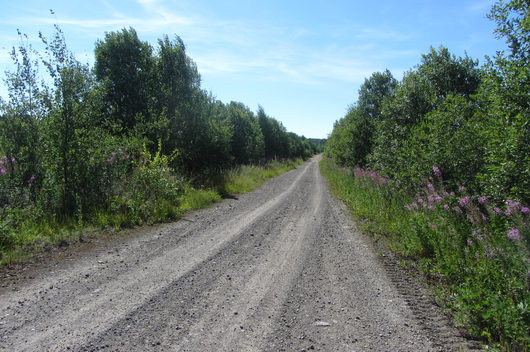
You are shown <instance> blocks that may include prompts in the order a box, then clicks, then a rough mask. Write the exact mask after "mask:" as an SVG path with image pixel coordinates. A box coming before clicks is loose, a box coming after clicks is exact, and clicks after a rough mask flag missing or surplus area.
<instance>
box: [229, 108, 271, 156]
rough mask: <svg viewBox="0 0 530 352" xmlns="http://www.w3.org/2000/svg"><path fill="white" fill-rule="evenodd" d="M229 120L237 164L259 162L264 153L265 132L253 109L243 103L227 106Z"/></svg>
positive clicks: (231, 143)
mask: <svg viewBox="0 0 530 352" xmlns="http://www.w3.org/2000/svg"><path fill="white" fill-rule="evenodd" d="M227 120H228V123H229V124H230V126H231V128H232V139H231V142H230V145H231V147H232V155H234V160H235V162H236V163H237V164H249V163H256V162H258V161H259V160H260V159H261V158H262V157H263V156H264V155H263V153H264V142H263V133H262V132H261V129H260V127H259V123H258V120H257V119H256V118H255V117H254V114H253V113H252V111H250V110H249V109H248V108H247V107H246V106H244V105H243V104H241V103H235V102H231V103H230V104H229V105H228V106H227Z"/></svg>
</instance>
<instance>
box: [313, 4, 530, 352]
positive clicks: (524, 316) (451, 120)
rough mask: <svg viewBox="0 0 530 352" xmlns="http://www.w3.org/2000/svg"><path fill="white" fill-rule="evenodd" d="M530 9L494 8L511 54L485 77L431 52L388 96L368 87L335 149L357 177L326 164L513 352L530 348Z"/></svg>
mask: <svg viewBox="0 0 530 352" xmlns="http://www.w3.org/2000/svg"><path fill="white" fill-rule="evenodd" d="M529 8H530V7H529V3H528V1H521V0H512V1H497V2H496V4H495V5H494V6H493V8H492V10H491V13H490V15H489V17H490V18H491V19H493V20H494V21H496V23H497V30H496V34H497V36H498V37H499V38H504V39H505V40H506V42H507V44H508V46H509V48H510V51H509V52H508V53H502V52H501V53H499V54H498V55H497V56H496V57H495V58H494V59H488V62H487V64H486V65H485V66H484V67H482V68H478V67H477V62H476V61H475V60H472V59H470V58H469V57H467V56H466V57H464V58H457V57H455V56H454V55H452V54H450V53H449V51H448V50H447V49H446V48H443V47H442V48H439V49H438V50H435V49H433V48H431V50H430V52H429V53H428V54H426V55H423V56H422V60H421V63H420V64H419V65H418V66H417V67H416V68H414V69H413V70H411V71H409V72H408V73H406V75H405V76H404V77H403V79H402V80H401V81H400V82H399V83H398V85H397V87H395V88H393V89H392V90H390V91H389V94H386V95H384V96H383V95H381V94H380V95H377V94H370V92H371V91H370V90H369V89H368V88H370V87H372V86H371V85H369V84H368V82H369V80H367V81H365V86H363V87H362V89H361V90H360V95H359V100H358V104H357V105H356V106H355V107H353V108H352V109H350V110H349V112H348V114H347V115H346V116H345V117H344V118H343V119H341V120H339V121H338V122H337V123H336V124H335V127H334V129H333V132H332V134H331V137H330V140H329V142H328V144H327V145H326V154H327V155H329V156H330V157H332V158H334V159H335V161H336V162H337V164H339V165H340V166H348V167H350V168H352V170H353V174H354V176H355V177H351V176H349V175H348V174H344V173H343V175H340V176H339V174H338V173H340V172H339V171H338V170H336V169H335V170H334V171H330V170H328V169H330V167H331V166H330V165H327V164H326V163H327V162H324V163H323V170H328V171H326V172H327V174H328V176H329V177H330V178H331V179H333V181H332V184H333V183H336V184H337V185H338V186H336V187H337V188H338V189H339V190H341V191H340V192H341V194H343V195H344V198H345V199H346V202H347V203H348V204H349V205H350V206H351V207H352V209H353V210H354V212H355V213H356V214H358V215H360V216H365V217H367V218H369V219H370V220H369V221H368V224H369V225H368V227H369V229H370V230H374V231H376V232H380V233H386V234H391V236H390V237H391V238H393V239H394V242H393V244H392V246H393V247H394V248H395V249H396V250H398V251H400V252H401V253H403V254H406V255H409V256H412V257H414V258H418V259H420V262H421V263H422V267H423V269H424V270H426V272H428V273H429V274H430V275H432V276H433V277H434V278H437V279H438V280H439V284H440V287H441V288H440V293H441V297H443V298H444V299H445V301H446V303H447V305H448V306H449V307H451V308H452V309H453V310H454V312H455V315H456V317H457V318H458V320H459V321H460V323H461V324H462V325H464V326H466V327H467V328H468V329H469V330H470V331H471V332H472V333H473V334H475V335H477V336H482V337H483V338H485V339H486V340H489V341H491V342H496V343H498V344H499V346H500V347H501V348H502V349H505V350H514V351H519V350H526V349H528V346H529V342H530V341H529V336H528V327H529V326H530V314H529V313H528V312H529V310H528V307H529V305H528V304H529V301H530V299H529V294H528V292H529V287H528V273H529V272H530V270H529V266H528V263H529V262H530V258H529V257H530V255H529V248H530V247H529V243H530V242H529V238H528V236H529V228H528V221H529V219H528V213H529V212H530V210H529V209H528V207H521V205H520V204H529V203H530V124H529V123H530V99H529V97H528V91H529V89H530V68H529V67H530V65H529V56H530V55H529V48H530V45H529V39H528V38H530V22H529V18H530V16H529ZM374 75H375V74H374ZM373 77H375V76H372V78H373ZM367 97H368V98H369V99H367ZM367 101H368V102H369V103H367ZM363 106H364V107H363ZM377 111H379V113H377ZM373 116H377V118H375V119H374V118H372V117H373ZM367 131H371V133H372V135H371V136H370V135H369V133H367ZM368 150H371V151H370V152H369V154H368V156H367V157H364V158H362V156H364V155H366V153H367V151H368ZM326 165H327V166H326ZM355 166H366V167H369V168H372V169H373V170H376V171H377V172H379V173H380V174H382V175H384V176H385V177H386V178H388V179H389V183H388V185H385V186H381V185H374V184H373V180H372V178H371V177H366V172H365V173H364V174H365V176H363V172H360V171H358V170H360V169H355V168H354V167H355ZM433 171H434V172H435V174H436V177H434V178H433V175H431V178H430V179H429V180H427V179H426V177H428V175H429V174H431V173H432V172H433ZM368 174H370V172H368ZM435 181H436V182H435ZM463 185H465V187H466V189H467V190H468V191H465V192H464V191H463V189H464V188H463ZM396 188H399V190H400V191H399V192H398V191H396ZM454 192H456V193H454ZM466 192H470V193H466ZM478 195H481V196H478ZM486 196H487V197H486ZM404 199H411V200H410V201H409V202H408V203H404ZM400 202H401V203H400ZM400 207H401V208H403V207H405V208H407V209H408V210H409V211H408V212H406V213H404V211H403V209H401V210H400V209H399V208H400ZM380 213H381V214H380ZM386 215H388V216H389V217H388V218H387V217H386ZM396 229H397V231H394V230H396Z"/></svg>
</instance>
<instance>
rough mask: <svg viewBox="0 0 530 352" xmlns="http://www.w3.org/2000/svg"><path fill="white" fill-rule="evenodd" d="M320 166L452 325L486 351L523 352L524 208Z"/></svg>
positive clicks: (527, 232) (526, 305) (528, 293)
mask: <svg viewBox="0 0 530 352" xmlns="http://www.w3.org/2000/svg"><path fill="white" fill-rule="evenodd" d="M320 167H321V171H322V173H323V175H324V176H325V177H326V178H327V179H328V180H329V183H330V187H331V189H332V192H333V193H334V194H335V195H336V196H337V197H338V198H340V199H341V200H343V201H344V202H345V204H347V205H348V207H349V208H350V209H351V211H352V213H353V214H354V216H355V217H357V219H359V220H360V222H361V223H362V227H363V229H364V230H366V231H367V232H369V233H371V234H373V235H375V236H378V237H380V238H384V239H385V240H386V242H388V244H389V246H390V248H391V249H393V250H394V251H396V252H398V253H399V254H401V255H403V256H406V257H408V258H409V260H410V261H411V262H412V263H415V264H417V265H415V266H416V267H419V268H421V270H422V271H423V272H424V273H425V274H426V275H427V276H428V277H429V278H430V279H431V284H432V285H433V291H434V292H435V294H436V295H437V298H438V299H439V300H440V302H442V303H443V304H445V306H446V308H447V309H448V310H449V311H451V312H452V313H453V315H454V318H455V322H456V323H457V324H459V325H461V326H462V327H464V328H466V329H467V330H468V332H469V333H470V334H472V335H474V336H475V337H477V338H481V339H483V340H484V341H485V342H487V343H489V344H490V345H491V346H493V348H498V349H500V350H502V351H528V350H529V349H530V348H529V347H530V336H529V328H530V286H529V284H530V283H529V277H530V276H529V274H530V270H529V269H530V255H529V253H530V252H529V248H530V227H529V225H528V223H529V220H530V219H529V214H528V213H529V211H528V207H524V206H522V205H520V204H518V203H517V202H511V203H510V201H508V202H507V204H506V205H504V206H499V207H500V209H499V208H497V207H494V206H493V205H492V204H489V203H488V202H487V201H486V200H485V199H484V198H482V197H478V196H473V195H470V194H467V193H466V191H465V190H464V189H462V190H461V191H459V192H458V193H457V194H452V193H451V192H445V191H444V186H443V184H442V183H441V182H440V183H437V182H436V179H435V178H434V177H433V179H432V180H431V181H427V182H428V183H427V184H426V185H425V186H422V187H420V188H418V190H417V194H416V195H415V196H411V195H408V194H406V193H404V192H402V191H400V190H398V189H396V188H394V187H393V186H392V184H391V183H389V182H387V180H384V179H383V178H381V177H380V176H378V175H377V174H375V173H372V172H370V171H367V170H362V169H355V170H346V169H340V168H339V167H337V165H336V164H335V163H334V162H333V160H323V161H322V162H321V164H320ZM515 229H516V230H517V233H518V234H519V237H518V238H513V233H514V230H515ZM509 233H511V234H512V238H510V237H509V236H508V235H507V234H509Z"/></svg>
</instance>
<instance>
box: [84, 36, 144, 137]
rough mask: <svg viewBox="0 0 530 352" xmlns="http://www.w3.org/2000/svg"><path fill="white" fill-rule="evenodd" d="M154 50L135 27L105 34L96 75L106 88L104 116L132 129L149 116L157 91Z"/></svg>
mask: <svg viewBox="0 0 530 352" xmlns="http://www.w3.org/2000/svg"><path fill="white" fill-rule="evenodd" d="M152 51H153V49H152V47H151V46H150V45H149V44H148V43H147V42H142V41H141V40H140V39H138V35H137V34H136V31H135V30H134V29H133V28H129V29H125V28H124V29H122V30H121V31H120V32H110V33H106V34H105V39H104V40H98V41H97V42H96V48H95V58H96V62H95V66H94V72H95V74H96V77H97V79H98V80H99V81H100V82H101V83H102V85H103V91H104V98H105V104H104V109H105V110H104V116H105V117H106V118H108V119H111V121H112V122H115V123H117V124H118V126H119V127H121V128H124V129H125V130H126V129H130V128H132V127H134V126H135V124H136V123H137V120H138V119H139V118H141V117H144V118H146V117H148V116H149V112H148V108H149V102H150V101H151V99H152V98H151V97H152V90H153V83H154V82H153V78H154V77H153V65H154V62H153V57H152Z"/></svg>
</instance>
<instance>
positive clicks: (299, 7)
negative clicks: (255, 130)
mask: <svg viewBox="0 0 530 352" xmlns="http://www.w3.org/2000/svg"><path fill="white" fill-rule="evenodd" d="M492 4H493V1H484V0H444V1H440V0H437V1H434V0H433V1H431V0H402V1H395V0H379V1H366V0H362V1H361V0H305V1H299V0H296V1H294V0H281V1H280V0H259V1H258V0H130V1H125V0H118V1H115V0H112V1H111V0H91V1H86V0H84V1H72V0H48V1H41V0H19V1H6V2H4V3H3V4H2V11H1V13H0V72H2V77H3V72H4V71H5V70H8V69H11V68H12V65H11V61H10V58H9V55H8V52H9V50H10V48H11V47H12V46H13V45H17V43H18V42H19V39H18V38H17V34H16V33H17V32H16V30H17V28H18V29H20V30H21V31H22V32H23V33H26V34H27V35H28V36H29V38H30V41H32V42H33V41H34V43H35V46H36V47H37V48H38V32H39V31H42V32H43V33H44V34H47V33H48V34H49V33H51V32H52V30H53V28H52V26H53V24H54V23H57V24H59V26H60V27H61V28H62V30H63V31H64V33H65V36H66V40H67V44H68V47H69V49H70V50H71V51H72V52H74V53H75V54H76V56H77V57H78V58H79V60H81V61H82V62H89V63H92V62H93V49H94V43H95V42H96V40H97V39H102V38H104V35H105V32H109V31H115V30H119V29H121V28H123V27H129V26H132V27H133V28H135V29H136V31H137V32H138V35H139V37H140V39H142V40H146V41H148V42H150V43H151V44H153V45H155V43H156V41H157V39H158V38H161V37H162V36H163V35H164V34H168V35H170V36H172V35H173V34H178V35H179V36H180V37H181V38H182V39H183V40H184V43H185V44H186V46H187V50H188V55H189V56H190V57H191V58H192V59H193V60H194V61H195V62H196V63H197V65H198V68H199V72H200V73H201V76H202V86H203V88H204V89H206V90H209V91H211V92H212V93H213V94H214V95H215V96H216V97H217V98H218V99H220V100H222V101H223V102H230V101H232V100H233V101H239V102H242V103H244V104H245V105H247V106H249V107H250V108H251V109H253V110H256V109H257V107H258V104H261V105H262V106H263V107H264V109H265V111H266V112H267V114H268V115H270V116H273V117H275V118H276V119H278V120H280V121H282V123H283V124H284V125H285V126H286V128H287V129H288V130H289V131H293V132H296V133H298V134H300V135H305V136H306V137H317V138H324V137H326V136H327V135H328V134H329V133H330V132H331V129H332V128H333V122H334V121H335V120H337V119H339V118H341V117H342V116H343V115H344V113H345V111H346V109H347V107H348V106H349V105H350V104H352V103H354V102H355V100H356V99H357V90H358V89H359V86H360V85H361V84H362V83H363V81H364V79H365V78H366V77H369V76H370V75H371V74H372V73H373V72H376V71H383V70H385V69H387V68H388V69H389V70H390V71H391V72H392V73H393V74H394V76H395V77H396V78H398V79H401V77H402V75H403V72H405V71H406V70H408V69H411V68H413V67H414V66H415V65H417V64H418V63H419V62H420V60H421V54H422V53H426V52H428V50H429V47H430V46H434V47H438V46H440V45H444V46H446V47H448V48H449V50H450V51H451V52H452V53H454V54H456V55H459V56H461V55H464V52H466V51H467V53H468V55H469V56H471V57H473V58H477V59H479V60H481V62H483V61H484V60H483V58H484V56H485V55H489V56H493V55H495V53H496V51H498V50H503V49H504V48H505V45H504V43H503V42H502V41H499V40H497V39H495V37H494V35H493V33H492V32H493V29H494V23H492V22H491V21H490V20H488V19H487V18H486V16H485V15H486V13H488V12H489V9H490V7H491V5H492ZM49 9H53V10H54V12H55V15H52V14H50V11H49ZM6 95H7V94H6V90H5V87H4V84H3V83H2V85H1V86H0V96H2V97H4V98H5V97H6Z"/></svg>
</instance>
